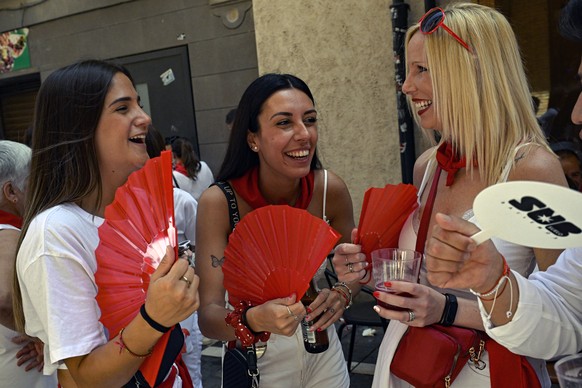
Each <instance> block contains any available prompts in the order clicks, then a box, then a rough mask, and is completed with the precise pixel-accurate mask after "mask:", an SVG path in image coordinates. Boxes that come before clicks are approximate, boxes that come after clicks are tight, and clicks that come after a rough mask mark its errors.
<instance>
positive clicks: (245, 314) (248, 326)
mask: <svg viewBox="0 0 582 388" xmlns="http://www.w3.org/2000/svg"><path fill="white" fill-rule="evenodd" d="M249 309H250V307H249V308H248V309H245V311H243V313H242V315H241V317H240V321H241V323H242V324H243V325H245V326H246V327H247V328H248V329H249V330H250V331H251V333H253V335H259V334H261V333H260V332H257V331H254V330H253V329H251V325H249V321H247V311H249Z"/></svg>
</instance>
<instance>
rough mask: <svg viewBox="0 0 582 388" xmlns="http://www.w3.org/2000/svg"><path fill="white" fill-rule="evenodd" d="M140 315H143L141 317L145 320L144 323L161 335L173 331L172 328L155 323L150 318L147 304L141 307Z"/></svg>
mask: <svg viewBox="0 0 582 388" xmlns="http://www.w3.org/2000/svg"><path fill="white" fill-rule="evenodd" d="M139 313H140V314H141V317H142V318H143V319H144V321H146V322H147V323H148V325H150V326H151V327H152V328H154V329H155V330H157V331H159V332H160V333H167V332H168V331H169V330H170V329H171V327H166V326H162V325H160V324H159V323H157V322H156V321H154V320H153V319H152V317H150V316H149V315H148V313H147V312H146V309H145V303H144V304H142V305H141V307H140V309H139Z"/></svg>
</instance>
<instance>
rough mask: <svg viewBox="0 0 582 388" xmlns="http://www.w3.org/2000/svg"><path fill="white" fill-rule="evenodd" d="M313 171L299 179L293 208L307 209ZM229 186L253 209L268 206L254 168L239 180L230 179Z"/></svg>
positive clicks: (310, 195) (256, 169) (313, 175)
mask: <svg viewBox="0 0 582 388" xmlns="http://www.w3.org/2000/svg"><path fill="white" fill-rule="evenodd" d="M314 177H315V174H314V173H313V170H311V171H310V172H309V174H307V176H305V177H303V178H301V183H300V185H301V192H300V193H299V197H298V198H297V201H296V202H295V205H293V207H296V208H299V209H307V206H309V203H310V202H311V197H313V182H314V180H315V178H314ZM230 184H231V185H232V187H233V188H234V190H235V191H236V193H237V194H238V195H240V196H241V198H242V199H244V201H245V202H246V203H248V204H249V205H250V206H251V207H252V208H253V209H258V208H260V207H263V206H267V205H270V204H269V203H268V202H267V200H265V198H264V197H263V194H262V193H261V191H260V190H259V168H258V167H254V168H253V169H251V170H250V171H247V173H246V174H245V175H243V176H241V177H240V178H236V179H232V180H231V181H230Z"/></svg>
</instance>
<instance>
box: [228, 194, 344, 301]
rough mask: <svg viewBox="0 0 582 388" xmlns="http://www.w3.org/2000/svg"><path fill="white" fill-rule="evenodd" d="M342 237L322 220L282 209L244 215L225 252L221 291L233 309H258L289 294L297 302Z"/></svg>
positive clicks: (260, 210)
mask: <svg viewBox="0 0 582 388" xmlns="http://www.w3.org/2000/svg"><path fill="white" fill-rule="evenodd" d="M340 237H341V235H340V234H339V233H337V232H336V231H335V230H333V228H331V227H330V226H329V225H328V224H327V223H326V222H325V221H323V220H322V219H321V218H317V217H315V216H313V215H311V214H310V213H308V212H307V211H306V210H302V209H297V208H293V207H290V206H287V205H270V206H265V207H261V208H259V209H256V210H253V211H252V212H250V213H248V214H247V215H246V216H245V217H244V218H243V219H242V220H241V221H240V222H239V223H238V224H237V226H236V228H235V229H234V231H233V232H232V233H231V235H230V237H229V239H228V245H227V246H226V249H225V250H224V256H225V261H224V264H223V266H222V272H223V274H224V287H225V289H226V290H227V291H228V296H229V301H230V303H231V304H232V305H235V304H237V303H238V302H240V301H241V300H245V301H250V302H251V304H253V305H259V304H261V303H264V302H266V301H268V300H272V299H276V298H284V297H287V296H289V295H291V294H293V293H295V294H296V295H297V299H298V300H299V299H300V298H301V297H302V296H303V294H304V293H305V291H307V288H308V287H309V281H310V280H311V279H312V278H313V276H314V275H315V273H316V272H317V269H318V268H319V266H320V265H321V263H322V262H323V261H324V260H325V258H326V257H327V255H328V254H329V252H330V251H331V250H332V249H333V247H334V246H335V244H336V243H337V242H338V240H339V239H340Z"/></svg>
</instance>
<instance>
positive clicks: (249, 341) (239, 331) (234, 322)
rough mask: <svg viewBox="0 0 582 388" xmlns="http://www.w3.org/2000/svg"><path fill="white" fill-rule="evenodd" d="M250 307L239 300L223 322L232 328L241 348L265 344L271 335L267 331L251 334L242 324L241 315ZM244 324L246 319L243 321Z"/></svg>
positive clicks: (249, 303)
mask: <svg viewBox="0 0 582 388" xmlns="http://www.w3.org/2000/svg"><path fill="white" fill-rule="evenodd" d="M250 307H251V302H249V301H244V300H241V301H240V302H239V303H238V304H237V305H236V306H235V308H234V311H231V312H230V313H228V314H227V315H226V317H225V318H224V320H225V321H226V324H227V325H229V326H232V327H233V328H234V335H235V336H236V338H237V339H238V340H239V341H240V342H241V344H242V346H243V347H249V346H252V345H253V344H255V343H257V342H259V341H262V342H267V341H268V340H269V337H270V336H271V333H269V332H268V331H261V332H259V333H256V334H253V331H252V330H251V329H250V328H249V327H248V326H247V325H245V323H244V322H243V314H245V312H246V310H248V309H249V308H250ZM245 322H246V319H245Z"/></svg>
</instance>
